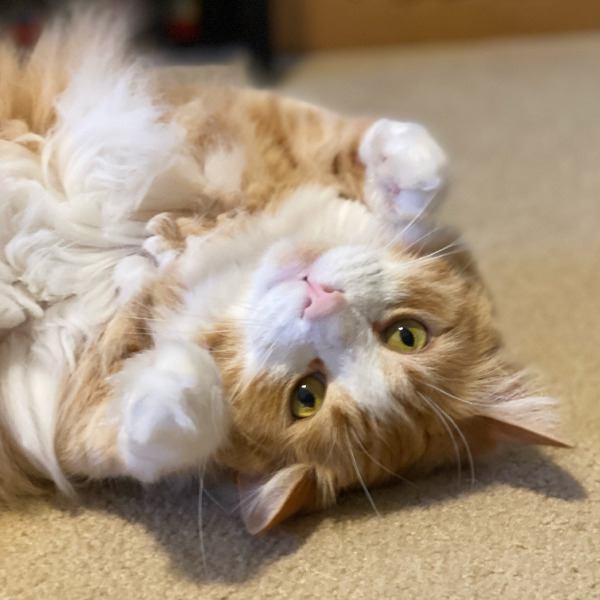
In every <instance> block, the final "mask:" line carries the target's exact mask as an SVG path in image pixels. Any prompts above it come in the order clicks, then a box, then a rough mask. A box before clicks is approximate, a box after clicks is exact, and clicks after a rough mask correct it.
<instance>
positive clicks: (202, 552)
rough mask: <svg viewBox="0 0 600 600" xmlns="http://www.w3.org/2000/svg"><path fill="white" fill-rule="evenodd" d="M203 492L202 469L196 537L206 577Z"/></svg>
mask: <svg viewBox="0 0 600 600" xmlns="http://www.w3.org/2000/svg"><path fill="white" fill-rule="evenodd" d="M203 492H204V469H202V470H201V471H200V475H199V479H198V536H199V540H200V555H201V556H202V565H203V567H204V574H205V575H206V576H208V564H207V562H206V549H205V547H204V524H203V522H202V495H203Z"/></svg>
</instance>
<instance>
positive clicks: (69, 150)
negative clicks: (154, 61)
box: [0, 13, 183, 497]
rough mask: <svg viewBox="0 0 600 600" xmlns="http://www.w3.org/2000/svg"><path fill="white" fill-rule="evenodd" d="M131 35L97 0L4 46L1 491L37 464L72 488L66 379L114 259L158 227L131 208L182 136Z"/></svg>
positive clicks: (106, 295)
mask: <svg viewBox="0 0 600 600" xmlns="http://www.w3.org/2000/svg"><path fill="white" fill-rule="evenodd" d="M126 38H127V36H126V30H125V28H124V27H121V26H120V25H119V24H115V22H113V21H111V19H110V18H109V17H106V16H99V15H96V14H89V13H88V14H87V15H85V16H79V17H77V18H75V19H74V20H70V21H67V22H65V21H62V22H60V23H57V24H56V25H55V26H54V27H52V28H50V29H49V30H48V31H46V32H45V33H44V35H43V36H42V38H41V40H40V42H39V43H38V45H37V47H36V49H35V50H34V51H33V53H32V54H31V56H30V57H29V58H27V59H25V60H21V57H19V55H18V53H17V51H16V50H15V48H14V47H12V46H10V45H9V44H4V45H3V46H1V47H0V497H1V496H5V497H6V496H10V495H11V494H12V492H13V491H15V490H18V488H20V487H28V488H30V487H31V486H30V485H29V484H26V482H27V481H28V478H27V477H25V472H29V474H32V473H33V474H39V475H41V476H43V477H45V478H49V479H51V480H54V481H55V482H56V483H57V484H58V485H59V487H63V488H67V483H66V481H65V480H64V478H63V477H62V474H61V471H60V468H59V466H58V463H57V460H56V455H55V451H54V423H55V420H56V411H57V407H56V390H57V389H58V386H59V385H60V381H61V379H62V377H63V376H64V374H65V372H67V371H68V369H69V368H70V366H72V365H73V362H74V360H75V357H76V356H77V353H78V352H80V351H81V348H82V347H83V346H84V345H85V343H86V342H87V341H88V340H89V339H91V337H92V333H93V332H94V331H97V330H98V328H99V327H101V326H102V324H103V323H105V322H107V320H108V319H110V318H111V316H112V315H113V314H114V312H115V310H116V306H117V304H116V303H117V293H116V292H117V290H116V284H115V282H114V280H113V273H114V270H115V266H116V265H117V264H118V262H119V261H120V260H122V259H123V258H124V257H126V256H129V255H131V254H134V253H136V252H137V251H138V250H139V248H140V246H141V244H142V243H143V241H144V239H145V237H146V234H145V231H144V224H143V223H141V222H136V221H135V220H134V219H133V218H131V217H132V215H133V214H134V213H135V211H136V210H137V209H138V208H139V207H140V205H141V204H142V202H143V201H144V199H145V198H146V197H147V196H148V195H149V194H150V190H151V188H152V187H153V186H154V185H156V184H157V181H158V179H160V177H161V176H162V175H163V174H164V173H166V172H167V171H168V170H169V168H170V167H171V166H172V165H173V162H174V160H175V157H176V156H177V153H178V147H179V145H180V144H181V143H182V139H183V134H182V133H181V131H180V130H179V128H178V127H177V126H175V125H173V124H171V123H169V122H168V120H167V119H165V117H164V112H163V110H162V108H161V106H160V103H158V102H157V101H156V96H155V94H154V93H153V92H152V84H151V82H150V81H149V79H148V75H147V71H146V70H145V69H144V68H142V66H140V65H139V64H138V63H137V62H134V61H131V60H128V59H127V57H126V56H127V55H126V52H125V45H126ZM17 466H19V468H18V469H17ZM27 491H31V489H28V490H27Z"/></svg>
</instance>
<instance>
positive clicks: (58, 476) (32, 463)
mask: <svg viewBox="0 0 600 600" xmlns="http://www.w3.org/2000/svg"><path fill="white" fill-rule="evenodd" d="M108 29H109V28H108V27H106V26H102V25H101V24H98V23H93V22H92V21H91V20H88V21H85V20H84V21H83V22H82V23H79V24H78V25H73V24H71V25H70V26H68V33H69V35H68V36H65V31H67V30H65V29H61V28H60V27H58V28H55V29H53V30H51V31H49V32H47V33H46V34H45V35H44V36H43V38H42V39H41V41H40V42H39V44H38V46H37V48H36V49H35V51H34V52H33V54H32V55H31V57H30V58H29V59H28V60H26V61H21V60H19V57H18V56H17V55H16V53H15V51H14V50H13V49H11V48H10V47H8V46H5V47H3V48H2V49H1V51H0V212H1V218H0V336H1V341H0V386H1V387H0V390H1V391H0V494H1V495H2V496H3V497H4V498H6V499H10V498H12V497H14V496H15V495H18V494H22V493H35V492H37V491H39V490H40V489H43V488H44V487H45V485H44V484H45V482H52V483H53V484H54V485H55V486H57V487H58V488H59V489H61V490H62V491H64V492H66V493H69V492H70V491H71V490H72V484H73V482H74V481H78V480H79V479H80V478H94V479H97V478H111V477H133V478H135V479H137V480H140V481H143V482H151V481H155V480H157V479H159V478H160V477H162V476H164V475H167V474H169V473H177V472H187V471H189V472H196V473H197V472H198V471H200V470H201V469H205V468H207V467H210V466H211V465H217V466H219V467H221V468H225V469H228V470H230V471H231V472H233V473H234V474H235V476H236V478H237V482H238V486H239V490H240V494H241V506H242V511H243V515H244V518H245V521H246V524H247V526H248V529H249V530H250V531H252V532H259V531H263V530H264V529H266V528H268V527H269V526H271V525H273V524H274V523H276V522H278V521H279V520H281V519H282V518H285V517H287V516H289V515H290V514H292V513H293V512H295V511H297V510H298V509H300V508H303V507H320V506H326V505H328V504H331V503H332V502H333V501H334V500H335V497H336V494H337V493H338V492H339V491H340V490H344V489H348V488H352V487H357V486H363V487H364V488H365V489H366V486H373V485H378V484H381V483H384V482H385V481H387V480H389V479H390V478H392V477H393V476H394V475H395V474H406V473H409V472H418V473H420V472H425V471H427V470H430V469H432V468H434V467H436V466H439V465H442V464H445V463H450V462H453V461H459V462H462V461H464V460H466V459H470V457H471V454H475V453H480V452H483V451H485V450H488V449H490V448H493V447H494V446H496V445H497V444H498V443H500V442H511V441H512V442H521V443H538V444H550V445H556V446H561V445H564V444H563V442H561V441H560V439H559V438H558V437H557V435H556V431H555V425H556V423H555V418H554V413H553V410H552V404H553V403H552V401H551V400H549V399H548V398H545V397H543V396H540V395H537V394H535V393H533V392H532V391H531V390H529V389H528V388H527V384H526V382H525V381H524V378H523V376H522V374H521V373H520V372H519V371H518V370H517V369H516V368H515V367H513V366H512V365H511V364H510V363H509V362H508V361H507V359H506V358H505V357H504V354H503V350H502V344H501V340H500V337H499V334H498V332H497V331H496V329H495V328H494V324H493V320H492V309H491V305H490V299H489V298H488V295H487V293H486V291H485V289H484V286H483V284H482V282H481V280H480V278H479V276H478V274H477V272H476V270H475V268H474V267H473V264H472V261H471V259H470V258H469V256H468V255H466V253H465V252H464V251H463V250H462V249H461V248H460V246H459V245H458V243H457V242H456V240H455V239H453V238H451V237H448V235H447V232H446V231H445V230H443V229H437V228H434V227H432V226H430V225H427V220H426V219H425V218H424V217H425V214H426V213H427V212H428V209H430V208H431V207H432V205H433V203H434V196H435V193H436V191H437V190H438V188H439V187H440V186H441V184H442V183H443V174H444V169H445V157H444V154H443V152H442V151H441V150H440V149H439V147H438V146H437V144H436V143H435V142H434V141H433V140H432V138H431V137H430V136H429V135H428V133H427V132H426V131H425V130H424V129H423V128H422V127H420V126H418V125H415V124H411V123H399V122H393V121H387V120H380V121H375V122H374V121H371V120H368V119H362V120H361V119H346V118H342V117H339V116H337V115H334V114H331V113H329V112H327V111H324V110H321V109H318V108H315V107H313V106H309V105H307V104H304V103H301V102H297V101H293V100H287V99H282V98H279V97H277V96H274V95H271V94H268V93H264V92H259V91H250V90H232V89H214V88H209V87H207V86H202V85H193V86H178V87H169V88H167V89H164V88H163V89H161V88H160V86H159V85H158V83H157V82H156V81H153V75H152V73H151V72H149V71H148V70H145V69H144V68H143V67H142V66H140V64H138V63H137V62H136V61H130V60H128V59H127V58H126V57H125V56H126V55H125V53H124V52H123V50H122V45H121V43H120V42H119V39H120V37H119V36H118V35H116V34H114V31H113V33H111V34H110V35H109V34H108Z"/></svg>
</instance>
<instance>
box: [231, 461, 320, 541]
mask: <svg viewBox="0 0 600 600" xmlns="http://www.w3.org/2000/svg"><path fill="white" fill-rule="evenodd" d="M237 485H238V492H239V494H240V506H241V510H242V518H243V519H244V523H245V525H246V529H247V530H248V532H249V533H251V534H253V535H256V534H259V533H264V532H265V531H267V530H268V529H270V528H271V527H273V526H274V525H276V524H277V523H280V522H281V521H283V520H285V519H287V518H288V517H290V516H292V515H293V514H294V513H296V512H298V511H299V510H300V509H301V508H302V507H304V506H306V505H307V504H309V503H311V502H313V501H314V498H315V497H316V479H315V476H314V473H313V472H312V470H311V469H309V468H308V467H306V466H305V465H294V466H292V467H287V468H285V469H282V470H281V471H279V472H277V473H275V474H274V475H273V476H272V477H271V478H270V479H268V480H266V481H265V480H264V479H260V478H253V477H248V476H246V475H241V474H240V475H238V478H237Z"/></svg>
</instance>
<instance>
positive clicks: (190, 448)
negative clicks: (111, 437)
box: [114, 341, 228, 482]
mask: <svg viewBox="0 0 600 600" xmlns="http://www.w3.org/2000/svg"><path fill="white" fill-rule="evenodd" d="M114 383H115V389H116V391H117V393H118V394H119V396H118V398H117V401H116V402H117V403H118V404H119V406H118V407H116V408H117V409H118V410H119V412H120V422H121V426H120V430H119V434H118V445H119V450H120V452H121V456H122V457H123V460H124V462H125V465H126V468H127V472H128V473H129V474H130V475H132V476H133V477H136V478H137V479H139V480H141V481H145V482H150V481H155V480H156V479H158V478H159V477H161V476H162V475H165V474H167V473H172V472H175V471H181V470H185V469H189V468H194V467H200V466H201V465H202V464H203V462H204V461H206V460H207V459H208V458H210V457H211V455H213V454H214V452H215V451H216V450H217V449H218V448H219V447H220V446H221V444H222V443H223V442H224V440H225V436H226V433H227V428H228V418H227V411H226V407H225V404H224V402H223V398H222V382H221V375H220V373H219V371H218V369H217V366H216V364H215V363H214V361H213V359H212V357H211V356H210V354H209V353H208V351H206V350H205V349H203V348H201V347H199V346H197V345H196V344H193V343H191V342H182V341H177V342H169V343H165V344H163V345H162V346H160V347H159V348H157V349H154V350H151V351H149V352H147V353H144V354H142V355H138V356H136V357H134V358H132V359H130V361H129V362H128V363H127V365H126V366H125V367H124V369H123V370H122V371H121V372H120V373H119V374H118V375H117V376H115V378H114Z"/></svg>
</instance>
